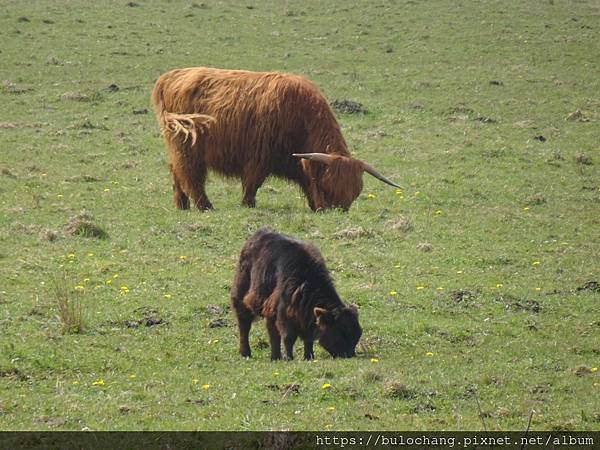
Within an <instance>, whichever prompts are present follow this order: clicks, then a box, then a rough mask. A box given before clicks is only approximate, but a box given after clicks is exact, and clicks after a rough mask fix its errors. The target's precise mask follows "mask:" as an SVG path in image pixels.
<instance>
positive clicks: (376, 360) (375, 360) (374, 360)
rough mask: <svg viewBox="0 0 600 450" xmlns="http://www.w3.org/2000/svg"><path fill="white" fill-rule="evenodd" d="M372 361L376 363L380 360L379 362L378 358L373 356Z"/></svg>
mask: <svg viewBox="0 0 600 450" xmlns="http://www.w3.org/2000/svg"><path fill="white" fill-rule="evenodd" d="M371 362H372V363H373V364H375V363H378V362H379V360H378V359H377V358H371Z"/></svg>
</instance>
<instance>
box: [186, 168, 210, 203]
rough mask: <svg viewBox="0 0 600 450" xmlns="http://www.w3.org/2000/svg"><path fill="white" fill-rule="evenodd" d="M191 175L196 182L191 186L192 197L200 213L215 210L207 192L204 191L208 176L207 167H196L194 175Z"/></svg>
mask: <svg viewBox="0 0 600 450" xmlns="http://www.w3.org/2000/svg"><path fill="white" fill-rule="evenodd" d="M191 175H192V176H193V178H192V179H193V180H194V181H193V183H192V186H191V192H190V195H191V196H192V198H193V199H194V203H195V205H196V208H198V209H199V210H200V211H208V210H210V209H213V205H212V203H211V202H210V200H209V199H208V196H207V195H206V191H205V190H204V185H205V183H206V175H207V171H206V167H205V166H204V165H203V164H202V165H201V164H198V165H196V168H195V170H194V173H193V174H191Z"/></svg>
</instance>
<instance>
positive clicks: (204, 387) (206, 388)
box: [202, 384, 210, 391]
mask: <svg viewBox="0 0 600 450" xmlns="http://www.w3.org/2000/svg"><path fill="white" fill-rule="evenodd" d="M208 388H210V384H203V385H202V389H204V390H205V391H208Z"/></svg>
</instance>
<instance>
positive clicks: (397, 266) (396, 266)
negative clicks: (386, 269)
mask: <svg viewBox="0 0 600 450" xmlns="http://www.w3.org/2000/svg"><path fill="white" fill-rule="evenodd" d="M394 267H395V268H396V269H399V268H401V267H402V265H401V264H400V263H398V264H396V265H395V266H394Z"/></svg>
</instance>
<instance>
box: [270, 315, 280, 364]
mask: <svg viewBox="0 0 600 450" xmlns="http://www.w3.org/2000/svg"><path fill="white" fill-rule="evenodd" d="M267 331H268V332H269V341H270V343H271V359H272V360H273V361H275V360H277V359H281V335H280V334H279V330H278V329H277V325H276V319H275V318H274V317H268V318H267Z"/></svg>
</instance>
